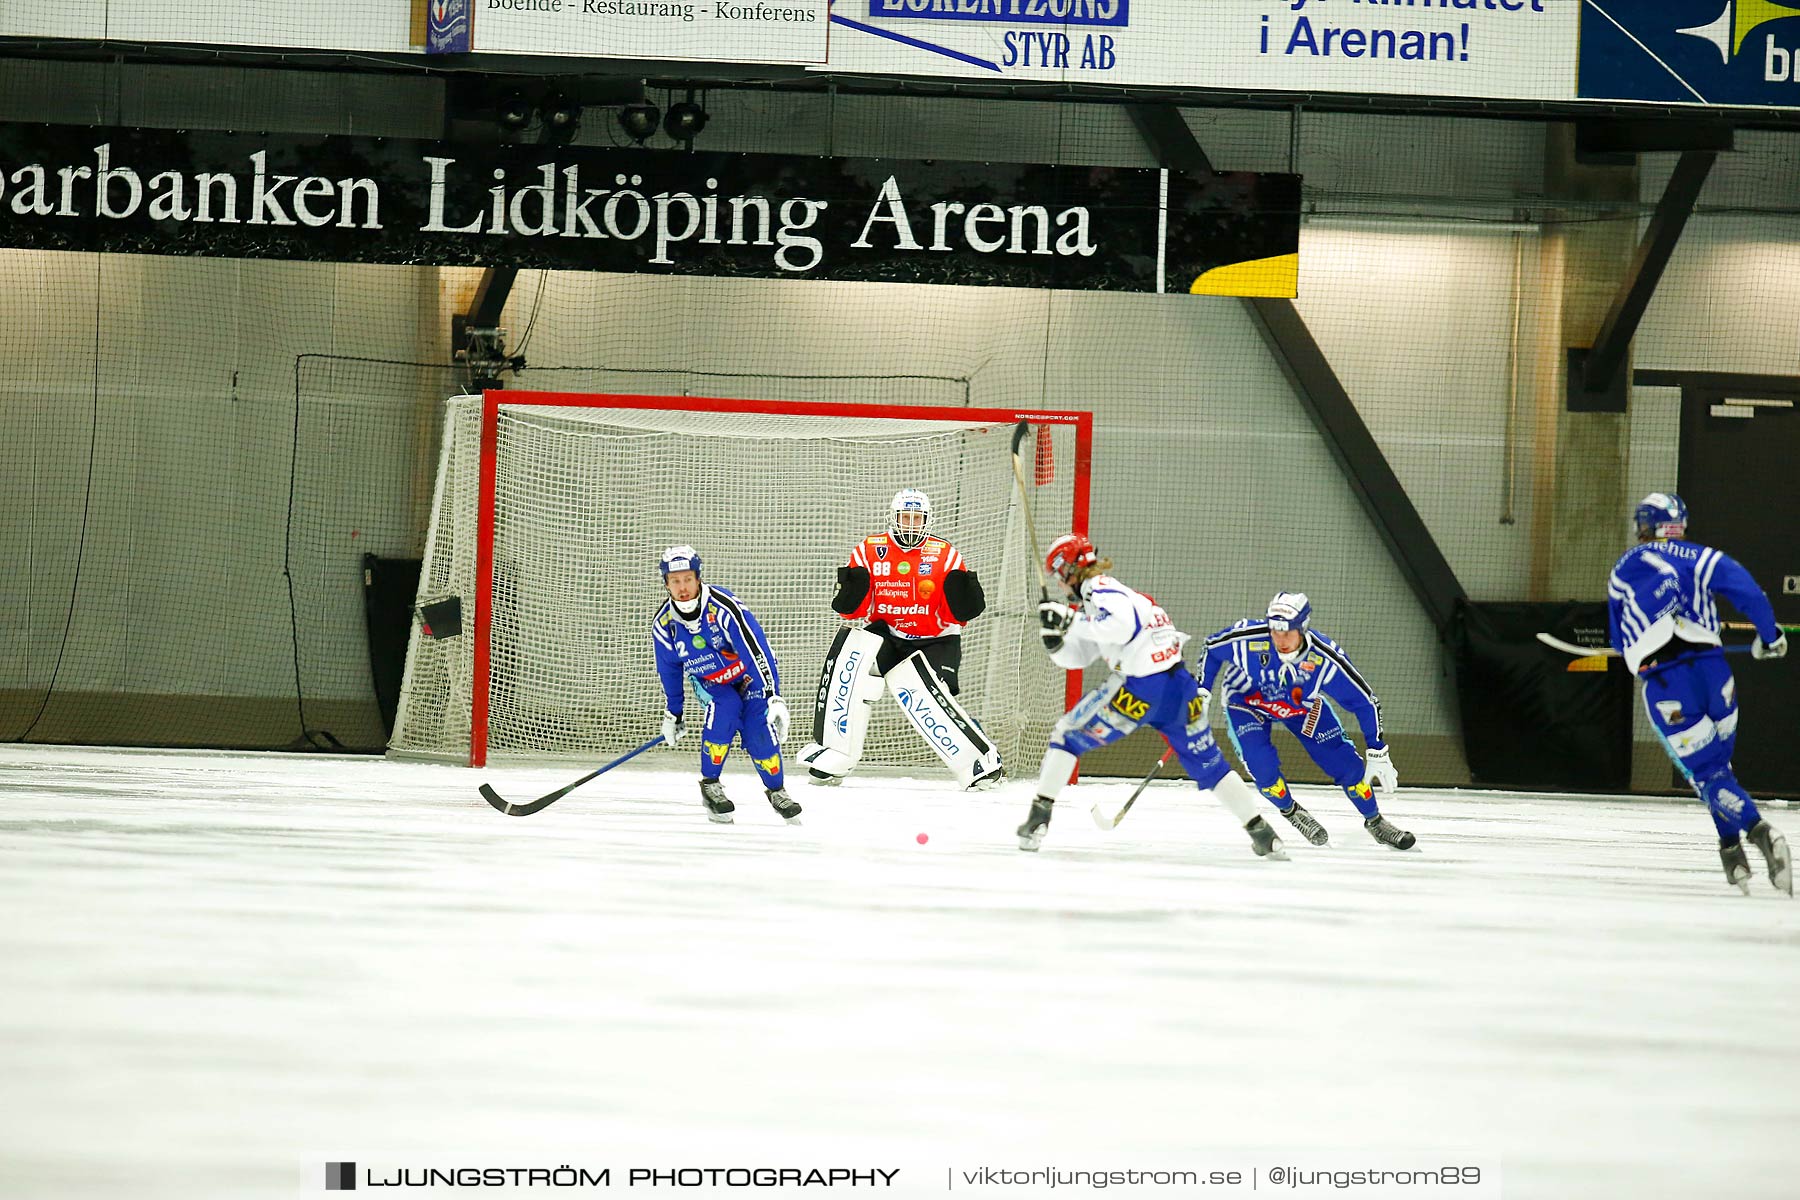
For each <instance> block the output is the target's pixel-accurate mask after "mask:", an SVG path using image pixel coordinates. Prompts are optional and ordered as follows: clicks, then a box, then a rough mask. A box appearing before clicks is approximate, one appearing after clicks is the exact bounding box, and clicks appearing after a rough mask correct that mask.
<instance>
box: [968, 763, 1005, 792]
mask: <svg viewBox="0 0 1800 1200" xmlns="http://www.w3.org/2000/svg"><path fill="white" fill-rule="evenodd" d="M1005 782H1006V768H1005V767H995V768H994V769H993V770H991V771H989V772H988V773H987V774H986V775H983V776H982V777H981V778H979V779H977V780H976V781H975V782H974V783H971V784H970V785H969V786H968V789H967V790H968V791H971V792H991V791H993V790H994V789H995V788H997V787H999V786H1000V785H1001V784H1002V783H1005Z"/></svg>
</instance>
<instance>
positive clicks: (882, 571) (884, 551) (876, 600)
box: [844, 533, 967, 638]
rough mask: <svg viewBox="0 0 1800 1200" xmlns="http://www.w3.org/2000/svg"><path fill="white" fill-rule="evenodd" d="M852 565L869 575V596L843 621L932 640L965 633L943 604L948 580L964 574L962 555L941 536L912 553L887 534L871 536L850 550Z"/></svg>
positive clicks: (927, 540)
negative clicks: (956, 573) (858, 621)
mask: <svg viewBox="0 0 1800 1200" xmlns="http://www.w3.org/2000/svg"><path fill="white" fill-rule="evenodd" d="M848 565H849V566H852V567H863V568H866V569H867V570H868V572H869V594H868V595H867V596H866V597H864V599H863V602H862V605H861V606H860V607H858V608H857V610H856V611H855V612H851V613H845V614H844V619H845V620H850V621H854V620H856V619H857V618H858V617H867V618H868V619H869V620H871V621H885V622H887V624H888V625H889V626H890V627H891V628H892V629H893V631H894V632H895V633H897V634H899V635H900V636H901V637H908V638H931V637H943V636H945V635H947V634H958V633H961V632H962V626H961V625H959V624H957V623H956V619H955V618H954V617H952V616H951V615H950V609H949V607H948V606H947V605H946V604H945V603H944V587H943V584H944V576H945V575H948V574H949V573H950V572H951V571H962V570H966V569H967V568H966V567H964V566H963V558H962V555H961V554H959V553H957V550H956V547H955V546H952V545H951V544H950V543H949V542H946V541H945V540H944V539H943V538H939V537H927V538H926V539H925V540H924V541H923V542H921V543H920V544H919V545H917V546H915V547H914V548H913V549H911V550H908V549H906V548H905V547H903V546H901V545H900V543H898V542H896V541H895V540H894V539H893V538H892V537H891V536H890V535H888V534H885V533H872V534H870V535H869V536H868V537H866V538H864V539H863V540H862V541H860V542H858V543H857V544H856V549H854V550H852V551H851V552H850V562H849V564H848Z"/></svg>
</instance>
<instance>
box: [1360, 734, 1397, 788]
mask: <svg viewBox="0 0 1800 1200" xmlns="http://www.w3.org/2000/svg"><path fill="white" fill-rule="evenodd" d="M1363 782H1364V783H1366V784H1368V785H1369V786H1370V787H1371V788H1374V787H1377V786H1379V787H1380V788H1381V790H1382V791H1384V792H1387V793H1388V794H1389V795H1392V794H1393V793H1394V790H1395V789H1396V788H1398V787H1399V786H1400V772H1398V771H1396V770H1394V760H1393V758H1392V757H1390V756H1389V754H1388V748H1387V747H1386V746H1380V747H1371V748H1370V750H1369V752H1368V753H1367V754H1366V755H1364V756H1363Z"/></svg>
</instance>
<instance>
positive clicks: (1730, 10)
mask: <svg viewBox="0 0 1800 1200" xmlns="http://www.w3.org/2000/svg"><path fill="white" fill-rule="evenodd" d="M1580 91H1581V98H1582V99H1584V100H1652V101H1656V102H1659V103H1663V104H1718V105H1745V106H1748V105H1761V106H1776V107H1782V108H1794V107H1800V3H1776V0H1582V5H1581V83H1580Z"/></svg>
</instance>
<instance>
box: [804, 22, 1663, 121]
mask: <svg viewBox="0 0 1800 1200" xmlns="http://www.w3.org/2000/svg"><path fill="white" fill-rule="evenodd" d="M1634 2H1635V0H1634ZM1577 7H1578V5H1577V2H1576V0H1204V2H1202V0H836V3H835V4H834V5H833V6H832V37H831V63H830V69H831V70H833V71H857V72H863V71H866V72H870V73H879V74H883V75H908V74H910V75H954V76H966V77H973V78H986V79H994V78H1014V79H1019V80H1054V81H1066V82H1070V83H1096V84H1107V85H1129V86H1152V87H1194V88H1226V89H1230V90H1234V91H1254V90H1280V91H1297V92H1358V93H1380V94H1397V95H1422V96H1451V97H1475V98H1491V99H1534V100H1570V99H1573V98H1574V95H1575V62H1576V29H1577V21H1578V12H1577Z"/></svg>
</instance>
